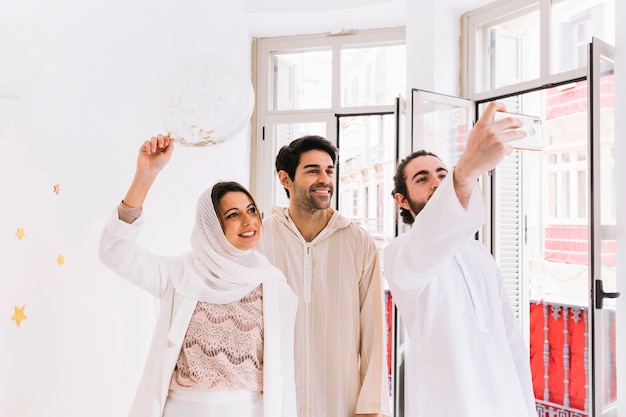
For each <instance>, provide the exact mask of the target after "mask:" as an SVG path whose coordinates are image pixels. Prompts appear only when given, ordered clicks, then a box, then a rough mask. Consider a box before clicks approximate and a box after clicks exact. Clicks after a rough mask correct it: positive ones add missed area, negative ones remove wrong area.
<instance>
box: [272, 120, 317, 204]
mask: <svg viewBox="0 0 626 417" xmlns="http://www.w3.org/2000/svg"><path fill="white" fill-rule="evenodd" d="M306 135H319V136H323V137H326V123H323V122H318V123H284V124H276V125H274V126H273V129H272V137H271V139H272V143H273V144H274V150H273V152H272V155H273V157H275V156H276V155H277V154H278V151H279V150H280V148H282V147H283V146H285V145H289V143H291V141H292V140H294V139H297V138H299V137H301V136H306ZM268 169H270V168H268ZM271 169H272V170H273V172H274V174H275V173H276V170H275V169H274V160H272V168H271ZM272 184H273V187H272V189H273V194H272V206H279V207H289V198H288V197H287V194H286V193H285V190H284V188H283V187H282V186H281V185H280V183H279V182H278V179H277V178H276V175H273V176H272ZM269 209H270V208H269V207H261V210H262V211H263V212H267V213H269V211H266V210H269Z"/></svg>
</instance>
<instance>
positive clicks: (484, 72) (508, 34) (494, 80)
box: [476, 11, 540, 91]
mask: <svg viewBox="0 0 626 417" xmlns="http://www.w3.org/2000/svg"><path fill="white" fill-rule="evenodd" d="M479 32H480V33H479V36H478V38H479V39H482V40H483V49H484V50H485V51H488V53H484V54H482V55H481V56H479V57H478V59H477V62H479V63H482V64H479V65H480V68H477V72H476V74H477V79H476V88H477V91H484V90H488V89H494V88H499V87H503V86H507V85H512V84H517V83H519V82H522V81H528V80H532V79H535V78H538V77H539V68H540V66H539V59H540V51H539V42H540V37H539V11H532V12H529V13H526V14H523V15H519V16H516V17H514V18H510V19H507V20H505V21H502V22H499V23H495V24H491V25H486V26H483V27H480V28H479ZM478 49H480V48H478ZM478 53H480V52H478Z"/></svg>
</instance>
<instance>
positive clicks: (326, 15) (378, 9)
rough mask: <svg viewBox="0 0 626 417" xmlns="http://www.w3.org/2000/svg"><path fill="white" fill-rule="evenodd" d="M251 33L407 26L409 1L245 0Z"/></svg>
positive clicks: (310, 32)
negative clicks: (407, 2)
mask: <svg viewBox="0 0 626 417" xmlns="http://www.w3.org/2000/svg"><path fill="white" fill-rule="evenodd" d="M243 1H244V4H245V13H246V21H247V26H248V31H249V33H250V36H252V37H272V36H292V35H304V34H319V33H327V32H333V33H336V32H341V31H343V30H350V29H361V30H364V29H374V28H386V27H398V26H405V24H406V1H414V0H243Z"/></svg>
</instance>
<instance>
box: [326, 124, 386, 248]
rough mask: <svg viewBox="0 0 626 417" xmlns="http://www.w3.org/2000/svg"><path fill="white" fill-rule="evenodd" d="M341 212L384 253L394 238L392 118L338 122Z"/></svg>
mask: <svg viewBox="0 0 626 417" xmlns="http://www.w3.org/2000/svg"><path fill="white" fill-rule="evenodd" d="M339 123H340V131H339V140H338V142H339V169H338V174H339V181H338V187H337V189H338V191H339V193H340V194H339V195H338V199H339V200H338V201H339V211H340V212H342V213H343V214H344V215H346V216H348V217H350V218H351V219H353V220H355V221H356V222H357V223H359V224H360V225H361V226H363V228H364V229H365V230H367V231H368V232H370V234H372V236H373V237H374V239H375V240H376V242H377V245H378V247H379V249H382V248H383V247H384V246H385V245H386V244H387V242H388V241H390V240H391V239H393V238H394V237H395V223H394V222H395V202H394V200H393V199H392V198H391V189H392V188H393V182H392V181H390V180H389V179H390V178H392V177H393V174H394V169H395V152H396V150H395V143H396V134H395V131H396V128H395V116H394V115H393V114H384V115H366V116H343V117H341V118H340V119H339Z"/></svg>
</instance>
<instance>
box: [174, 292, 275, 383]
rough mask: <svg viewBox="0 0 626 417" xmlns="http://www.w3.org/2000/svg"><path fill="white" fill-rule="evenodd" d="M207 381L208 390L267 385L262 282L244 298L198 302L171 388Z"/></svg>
mask: <svg viewBox="0 0 626 417" xmlns="http://www.w3.org/2000/svg"><path fill="white" fill-rule="evenodd" d="M194 385H203V386H205V387H206V388H208V389H226V390H231V389H247V390H251V391H261V390H262V387H263V292H262V286H261V285H259V286H258V287H257V288H256V289H255V290H254V291H252V292H251V293H250V294H248V295H247V296H245V297H244V298H242V299H241V300H239V301H235V302H232V303H228V304H209V303H204V302H198V305H197V306H196V310H195V311H194V313H193V316H192V318H191V321H190V322H189V327H188V328H187V333H186V334H185V339H184V340H183V346H182V349H181V351H180V356H179V357H178V360H177V362H176V368H175V369H174V374H173V375H172V380H171V382H170V389H185V388H190V387H192V386H194Z"/></svg>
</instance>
